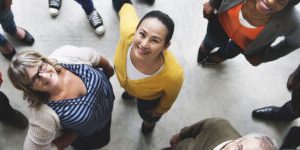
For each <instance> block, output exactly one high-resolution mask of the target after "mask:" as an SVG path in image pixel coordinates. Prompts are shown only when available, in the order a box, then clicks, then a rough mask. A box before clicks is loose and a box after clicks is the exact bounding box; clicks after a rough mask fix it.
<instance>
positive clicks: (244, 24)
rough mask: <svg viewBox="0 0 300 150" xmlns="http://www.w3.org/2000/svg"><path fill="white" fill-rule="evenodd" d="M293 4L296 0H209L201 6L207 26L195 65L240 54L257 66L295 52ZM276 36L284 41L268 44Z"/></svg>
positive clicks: (296, 35) (299, 31) (296, 32)
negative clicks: (215, 49)
mask: <svg viewBox="0 0 300 150" xmlns="http://www.w3.org/2000/svg"><path fill="white" fill-rule="evenodd" d="M297 3H299V0H210V1H209V2H207V3H205V4H204V9H203V15H204V18H207V19H208V21H209V22H208V26H207V33H206V36H205V39H204V40H203V42H202V44H201V46H200V48H199V51H198V58H197V62H198V63H200V64H218V63H221V62H222V61H224V60H226V59H230V58H233V57H235V56H237V55H238V54H240V53H243V54H244V56H245V57H246V59H247V60H248V61H249V62H250V63H251V64H252V65H254V66H257V65H259V64H261V63H263V62H268V61H272V60H275V59H278V58H280V57H282V56H284V55H286V54H288V53H290V52H292V51H294V50H296V49H297V48H299V47H300V42H299V41H300V40H299V36H300V29H299V23H300V18H299V17H300V15H299V11H297V10H296V9H295V8H294V6H295V5H296V4H297ZM280 36H283V37H284V40H282V41H281V42H279V43H277V44H272V43H273V42H274V41H275V40H276V39H277V38H278V37H280ZM216 47H219V48H218V50H217V51H215V52H212V50H213V49H214V48H216Z"/></svg>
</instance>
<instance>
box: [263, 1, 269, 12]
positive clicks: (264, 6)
mask: <svg viewBox="0 0 300 150" xmlns="http://www.w3.org/2000/svg"><path fill="white" fill-rule="evenodd" d="M261 6H262V7H263V8H264V9H266V10H270V8H269V7H268V6H267V5H266V4H265V3H264V2H263V1H262V2H261Z"/></svg>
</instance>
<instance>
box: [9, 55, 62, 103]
mask: <svg viewBox="0 0 300 150" xmlns="http://www.w3.org/2000/svg"><path fill="white" fill-rule="evenodd" d="M42 62H45V63H48V64H49V65H51V66H53V67H54V68H55V69H56V70H57V71H58V72H59V70H60V68H61V67H60V66H59V64H58V63H57V61H56V60H51V59H48V58H47V57H45V56H43V55H41V54H40V53H38V52H36V51H21V52H18V53H17V54H16V55H15V56H14V57H13V58H12V61H11V63H10V66H9V68H8V72H7V73H8V77H9V79H10V81H11V82H12V84H13V85H14V87H16V88H17V89H19V90H22V91H23V94H24V97H23V98H24V99H26V100H27V101H28V102H29V104H30V106H32V107H36V108H37V107H39V106H41V105H42V104H44V103H45V102H47V101H48V99H49V94H48V93H46V92H39V91H35V90H33V89H32V88H31V87H30V86H29V83H30V82H31V79H30V77H29V75H28V72H27V69H28V68H31V67H38V66H40V65H41V64H42Z"/></svg>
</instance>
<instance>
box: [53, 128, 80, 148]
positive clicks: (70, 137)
mask: <svg viewBox="0 0 300 150" xmlns="http://www.w3.org/2000/svg"><path fill="white" fill-rule="evenodd" d="M77 137H78V134H77V133H76V132H74V131H71V130H64V131H63V135H61V136H59V137H57V138H56V139H55V140H53V141H52V142H53V143H54V144H55V145H56V147H57V149H58V150H63V149H65V148H66V147H68V146H69V145H71V144H72V143H73V142H74V141H75V140H76V139H77Z"/></svg>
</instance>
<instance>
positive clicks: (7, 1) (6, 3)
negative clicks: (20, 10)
mask: <svg viewBox="0 0 300 150" xmlns="http://www.w3.org/2000/svg"><path fill="white" fill-rule="evenodd" d="M11 4H12V0H4V4H3V8H4V9H10V6H11Z"/></svg>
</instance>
